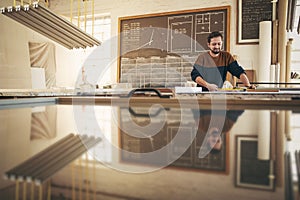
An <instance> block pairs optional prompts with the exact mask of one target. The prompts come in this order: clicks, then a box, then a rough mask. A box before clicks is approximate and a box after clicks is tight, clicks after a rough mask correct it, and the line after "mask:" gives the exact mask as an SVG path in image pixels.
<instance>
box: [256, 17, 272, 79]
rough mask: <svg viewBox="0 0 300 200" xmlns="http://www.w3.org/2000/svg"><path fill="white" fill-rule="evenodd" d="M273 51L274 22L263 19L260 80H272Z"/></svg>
mask: <svg viewBox="0 0 300 200" xmlns="http://www.w3.org/2000/svg"><path fill="white" fill-rule="evenodd" d="M271 52H272V22H271V21H262V22H260V23H259V45H258V53H259V54H258V73H257V74H258V76H257V77H258V78H257V79H258V80H257V81H258V82H269V81H270V66H271Z"/></svg>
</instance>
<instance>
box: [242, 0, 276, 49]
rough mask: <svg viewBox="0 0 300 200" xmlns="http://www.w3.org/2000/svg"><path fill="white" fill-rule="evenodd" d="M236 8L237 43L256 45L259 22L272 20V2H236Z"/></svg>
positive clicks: (253, 0)
mask: <svg viewBox="0 0 300 200" xmlns="http://www.w3.org/2000/svg"><path fill="white" fill-rule="evenodd" d="M237 8H238V9H237V10H238V12H237V13H238V15H237V43H238V44H251V43H254V44H257V43H258V39H259V22H261V21H271V20H272V13H273V11H272V10H273V4H272V2H271V1H270V0H238V1H237Z"/></svg>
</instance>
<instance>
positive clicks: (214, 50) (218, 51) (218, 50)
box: [210, 49, 220, 54]
mask: <svg viewBox="0 0 300 200" xmlns="http://www.w3.org/2000/svg"><path fill="white" fill-rule="evenodd" d="M210 51H211V52H212V53H213V54H218V53H220V49H211V50H210Z"/></svg>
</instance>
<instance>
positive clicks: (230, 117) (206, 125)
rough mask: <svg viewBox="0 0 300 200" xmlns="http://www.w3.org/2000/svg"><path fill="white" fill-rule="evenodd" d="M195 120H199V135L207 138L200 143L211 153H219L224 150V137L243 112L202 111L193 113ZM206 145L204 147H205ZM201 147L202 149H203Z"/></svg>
mask: <svg viewBox="0 0 300 200" xmlns="http://www.w3.org/2000/svg"><path fill="white" fill-rule="evenodd" d="M193 112H194V117H195V119H196V118H198V119H199V123H198V130H197V133H198V134H200V135H202V136H203V137H205V138H204V139H203V137H201V136H198V135H197V137H200V138H202V139H201V141H198V143H199V144H202V147H203V148H205V149H206V150H207V151H210V153H218V152H220V151H221V150H222V137H223V135H224V134H226V133H228V132H229V131H230V130H231V128H232V127H233V125H234V124H235V122H236V121H237V119H238V117H239V116H240V115H241V114H242V113H243V112H244V111H243V110H216V111H213V112H212V111H211V110H200V111H195V110H194V111H193ZM203 145H204V146H203ZM202 147H201V148H202Z"/></svg>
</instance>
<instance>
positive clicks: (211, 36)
mask: <svg viewBox="0 0 300 200" xmlns="http://www.w3.org/2000/svg"><path fill="white" fill-rule="evenodd" d="M215 37H221V38H222V40H223V35H222V33H220V32H219V31H213V32H211V33H210V34H209V35H208V37H207V42H208V43H210V41H211V38H215Z"/></svg>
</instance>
